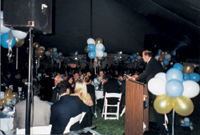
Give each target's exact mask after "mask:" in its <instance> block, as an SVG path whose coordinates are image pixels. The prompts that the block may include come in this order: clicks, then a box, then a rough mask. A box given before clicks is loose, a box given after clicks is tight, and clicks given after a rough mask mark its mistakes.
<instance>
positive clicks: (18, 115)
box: [13, 84, 50, 129]
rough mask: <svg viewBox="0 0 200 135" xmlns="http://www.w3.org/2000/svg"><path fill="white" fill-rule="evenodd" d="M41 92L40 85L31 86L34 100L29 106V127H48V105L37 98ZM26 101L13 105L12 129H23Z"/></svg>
mask: <svg viewBox="0 0 200 135" xmlns="http://www.w3.org/2000/svg"><path fill="white" fill-rule="evenodd" d="M40 90H41V85H40V84H35V85H34V86H33V91H34V98H33V101H32V104H31V107H32V108H31V127H32V126H48V125H49V121H50V105H49V104H48V103H47V102H46V101H42V100H40V98H39V96H38V95H39V94H40ZM25 116H26V100H23V101H20V102H18V103H17V104H16V105H15V113H14V122H13V123H14V129H15V128H19V129H21V128H25Z"/></svg>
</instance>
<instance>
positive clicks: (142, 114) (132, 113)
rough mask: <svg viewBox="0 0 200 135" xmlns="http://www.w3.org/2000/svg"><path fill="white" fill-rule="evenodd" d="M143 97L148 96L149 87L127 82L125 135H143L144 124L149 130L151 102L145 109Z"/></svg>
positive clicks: (139, 83) (135, 82) (130, 81)
mask: <svg viewBox="0 0 200 135" xmlns="http://www.w3.org/2000/svg"><path fill="white" fill-rule="evenodd" d="M143 95H147V98H146V100H147V101H149V96H148V91H147V85H146V84H144V83H141V82H137V81H132V80H128V79H127V80H126V115H125V135H142V134H143V122H144V123H145V124H146V126H147V127H146V131H147V130H149V102H148V105H147V108H145V109H143Z"/></svg>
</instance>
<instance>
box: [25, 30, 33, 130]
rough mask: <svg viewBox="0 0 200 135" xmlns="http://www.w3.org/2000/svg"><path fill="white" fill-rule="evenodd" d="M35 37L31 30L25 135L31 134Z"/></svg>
mask: <svg viewBox="0 0 200 135" xmlns="http://www.w3.org/2000/svg"><path fill="white" fill-rule="evenodd" d="M32 56H33V36H32V28H29V63H28V84H27V85H28V88H27V98H26V121H25V134H30V114H31V107H30V106H31V91H32V88H33V87H32V84H33V72H32V66H33V57H32Z"/></svg>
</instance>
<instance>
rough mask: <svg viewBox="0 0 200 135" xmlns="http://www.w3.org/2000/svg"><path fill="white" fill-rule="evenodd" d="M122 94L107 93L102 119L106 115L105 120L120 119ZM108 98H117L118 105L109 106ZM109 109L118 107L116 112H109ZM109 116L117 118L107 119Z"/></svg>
mask: <svg viewBox="0 0 200 135" xmlns="http://www.w3.org/2000/svg"><path fill="white" fill-rule="evenodd" d="M121 96H122V93H107V92H106V93H105V97H104V106H103V111H102V115H101V117H103V115H104V119H105V120H106V119H117V120H118V119H119V108H120V101H121ZM108 98H117V99H118V101H117V103H116V104H114V105H113V104H108ZM108 107H116V108H117V109H116V110H117V111H116V112H108ZM107 115H115V117H110V116H109V117H107Z"/></svg>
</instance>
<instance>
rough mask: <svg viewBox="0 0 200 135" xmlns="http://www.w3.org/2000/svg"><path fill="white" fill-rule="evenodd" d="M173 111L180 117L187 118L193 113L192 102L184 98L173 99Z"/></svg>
mask: <svg viewBox="0 0 200 135" xmlns="http://www.w3.org/2000/svg"><path fill="white" fill-rule="evenodd" d="M173 108H174V111H175V112H176V113H178V114H179V115H182V116H188V115H190V114H191V113H192V112H193V111H194V105H193V103H192V100H191V99H190V98H188V97H185V96H180V97H177V98H174V106H173Z"/></svg>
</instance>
